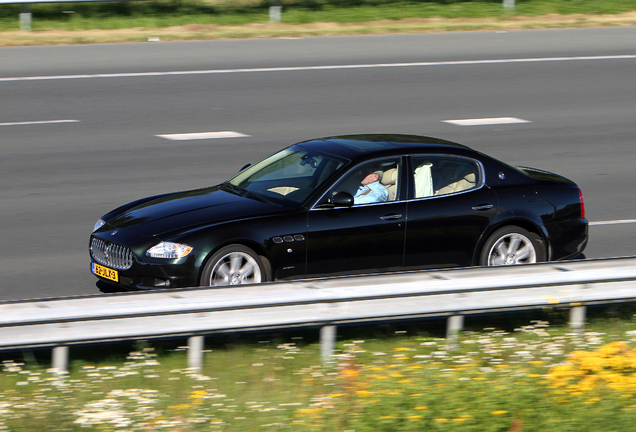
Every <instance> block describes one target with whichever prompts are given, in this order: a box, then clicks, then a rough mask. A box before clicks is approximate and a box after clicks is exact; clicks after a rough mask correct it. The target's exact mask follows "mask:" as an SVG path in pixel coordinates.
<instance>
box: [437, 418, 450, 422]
mask: <svg viewBox="0 0 636 432" xmlns="http://www.w3.org/2000/svg"><path fill="white" fill-rule="evenodd" d="M435 421H436V422H440V423H441V422H447V421H448V419H447V418H436V419H435Z"/></svg>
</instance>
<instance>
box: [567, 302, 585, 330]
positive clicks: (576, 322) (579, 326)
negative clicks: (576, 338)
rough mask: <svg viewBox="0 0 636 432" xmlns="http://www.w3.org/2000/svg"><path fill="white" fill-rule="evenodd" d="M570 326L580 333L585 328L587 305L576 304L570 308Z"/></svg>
mask: <svg viewBox="0 0 636 432" xmlns="http://www.w3.org/2000/svg"><path fill="white" fill-rule="evenodd" d="M570 328H571V329H572V330H573V331H575V332H577V333H580V332H582V331H583V329H584V328H585V306H580V305H578V306H574V307H573V308H572V309H570Z"/></svg>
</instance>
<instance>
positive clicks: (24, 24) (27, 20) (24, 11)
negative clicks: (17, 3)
mask: <svg viewBox="0 0 636 432" xmlns="http://www.w3.org/2000/svg"><path fill="white" fill-rule="evenodd" d="M31 16H32V15H31V5H30V4H28V3H23V4H22V6H21V8H20V30H31Z"/></svg>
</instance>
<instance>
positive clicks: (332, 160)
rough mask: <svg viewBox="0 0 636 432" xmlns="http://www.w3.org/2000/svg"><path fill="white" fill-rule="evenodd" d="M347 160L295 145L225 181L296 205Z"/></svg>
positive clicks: (240, 190) (261, 196)
mask: <svg viewBox="0 0 636 432" xmlns="http://www.w3.org/2000/svg"><path fill="white" fill-rule="evenodd" d="M346 162H347V161H346V160H344V159H339V158H336V157H334V156H332V155H328V154H325V153H320V152H317V151H315V150H310V149H307V148H304V147H301V146H298V145H296V146H292V147H289V148H286V149H285V150H282V151H280V152H278V153H275V154H273V155H271V156H269V157H267V158H265V159H263V160H262V161H260V162H258V163H256V164H254V165H252V166H249V167H248V168H246V169H244V170H242V171H241V172H239V173H238V174H237V175H235V176H234V177H232V178H231V179H230V180H228V181H227V182H226V183H225V185H226V187H227V188H228V189H229V190H233V191H236V193H243V194H248V195H249V196H251V197H253V198H255V199H261V200H264V201H268V202H274V203H277V204H282V205H295V204H300V203H302V202H304V201H305V200H306V199H307V198H308V197H309V195H310V194H311V193H312V192H314V191H315V190H316V189H317V188H319V187H320V186H322V185H323V184H324V183H325V182H326V181H327V180H328V179H329V178H331V177H332V176H333V174H334V173H335V172H336V171H338V170H339V169H340V168H342V167H343V166H344V165H345V163H346Z"/></svg>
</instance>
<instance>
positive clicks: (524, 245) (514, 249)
mask: <svg viewBox="0 0 636 432" xmlns="http://www.w3.org/2000/svg"><path fill="white" fill-rule="evenodd" d="M545 260H546V252H545V245H544V243H543V240H542V239H541V237H539V236H538V235H537V234H535V233H532V232H529V231H527V230H525V229H523V228H520V227H518V226H507V227H503V228H500V229H498V230H497V231H495V232H494V233H493V234H492V235H491V236H490V237H489V238H488V241H486V244H485V245H484V248H483V249H482V251H481V255H480V258H479V264H480V265H482V266H501V265H516V264H531V263H536V262H541V261H545Z"/></svg>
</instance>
